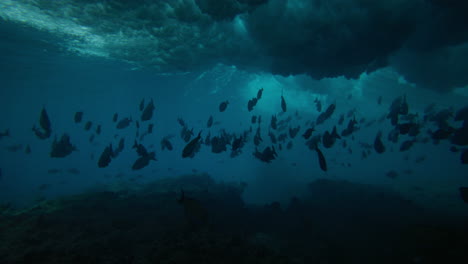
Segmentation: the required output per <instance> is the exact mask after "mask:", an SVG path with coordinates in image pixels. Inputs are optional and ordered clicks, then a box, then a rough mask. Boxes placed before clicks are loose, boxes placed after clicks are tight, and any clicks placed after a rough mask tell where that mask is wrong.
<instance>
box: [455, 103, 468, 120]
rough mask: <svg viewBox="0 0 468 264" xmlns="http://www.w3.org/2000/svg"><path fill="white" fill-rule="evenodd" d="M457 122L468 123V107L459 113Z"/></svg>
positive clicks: (456, 115) (456, 117)
mask: <svg viewBox="0 0 468 264" xmlns="http://www.w3.org/2000/svg"><path fill="white" fill-rule="evenodd" d="M455 121H465V122H468V105H467V106H465V107H463V108H462V109H460V110H458V111H457V113H456V114H455Z"/></svg>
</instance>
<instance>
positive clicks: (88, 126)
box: [84, 121, 93, 131]
mask: <svg viewBox="0 0 468 264" xmlns="http://www.w3.org/2000/svg"><path fill="white" fill-rule="evenodd" d="M92 126H93V122H91V121H88V122H86V124H85V128H84V129H85V130H86V131H89V130H90V129H91V127H92Z"/></svg>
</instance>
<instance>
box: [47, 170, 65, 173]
mask: <svg viewBox="0 0 468 264" xmlns="http://www.w3.org/2000/svg"><path fill="white" fill-rule="evenodd" d="M60 172H62V170H60V169H48V170H47V173H48V174H57V173H60Z"/></svg>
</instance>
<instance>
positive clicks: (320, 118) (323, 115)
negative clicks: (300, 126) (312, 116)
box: [315, 104, 336, 125]
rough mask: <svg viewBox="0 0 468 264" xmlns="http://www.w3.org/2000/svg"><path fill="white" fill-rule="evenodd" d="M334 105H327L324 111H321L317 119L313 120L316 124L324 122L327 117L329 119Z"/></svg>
mask: <svg viewBox="0 0 468 264" xmlns="http://www.w3.org/2000/svg"><path fill="white" fill-rule="evenodd" d="M335 109H336V105H335V104H331V105H329V106H328V108H327V109H326V110H325V112H323V113H321V114H320V115H319V116H318V117H317V120H316V121H315V124H316V125H320V124H322V123H323V122H325V121H326V120H327V119H329V118H330V117H331V116H332V115H333V113H334V112H335Z"/></svg>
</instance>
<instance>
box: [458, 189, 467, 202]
mask: <svg viewBox="0 0 468 264" xmlns="http://www.w3.org/2000/svg"><path fill="white" fill-rule="evenodd" d="M459 190H460V196H461V198H462V200H463V201H464V202H465V203H468V187H460V189H459Z"/></svg>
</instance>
